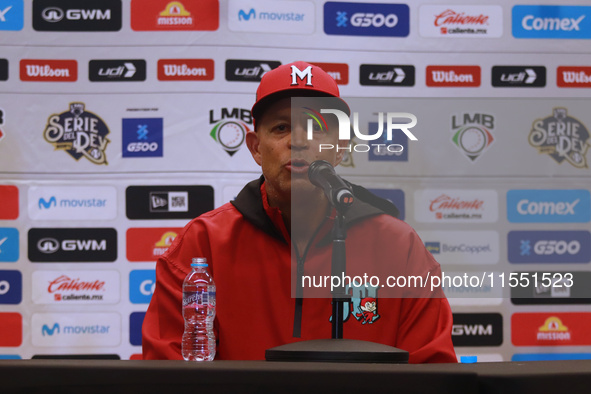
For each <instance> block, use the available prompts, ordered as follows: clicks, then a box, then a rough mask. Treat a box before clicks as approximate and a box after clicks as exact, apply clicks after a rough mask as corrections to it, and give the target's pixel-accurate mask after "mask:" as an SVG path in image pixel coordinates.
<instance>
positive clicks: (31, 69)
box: [20, 59, 78, 82]
mask: <svg viewBox="0 0 591 394" xmlns="http://www.w3.org/2000/svg"><path fill="white" fill-rule="evenodd" d="M20 76H21V81H26V82H75V81H76V80H77V79H78V62H76V60H33V59H23V60H21V61H20Z"/></svg>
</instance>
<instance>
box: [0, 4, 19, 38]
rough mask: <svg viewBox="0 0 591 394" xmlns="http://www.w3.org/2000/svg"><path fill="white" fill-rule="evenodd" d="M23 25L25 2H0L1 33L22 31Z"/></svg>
mask: <svg viewBox="0 0 591 394" xmlns="http://www.w3.org/2000/svg"><path fill="white" fill-rule="evenodd" d="M23 24H24V6H23V0H2V1H1V2H0V31H1V30H12V31H16V30H22V29H23Z"/></svg>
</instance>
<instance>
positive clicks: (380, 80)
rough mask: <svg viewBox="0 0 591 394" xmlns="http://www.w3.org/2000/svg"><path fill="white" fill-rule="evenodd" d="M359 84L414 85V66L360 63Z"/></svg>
mask: <svg viewBox="0 0 591 394" xmlns="http://www.w3.org/2000/svg"><path fill="white" fill-rule="evenodd" d="M359 84H361V85H366V86H414V85H415V67H414V66H402V65H389V64H362V65H361V66H360V67H359Z"/></svg>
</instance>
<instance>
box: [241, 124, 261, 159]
mask: <svg viewBox="0 0 591 394" xmlns="http://www.w3.org/2000/svg"><path fill="white" fill-rule="evenodd" d="M245 138H246V146H247V147H248V150H249V151H250V154H251V155H252V158H253V159H254V161H256V162H257V164H258V165H259V166H260V165H261V164H262V160H261V153H260V152H259V135H258V134H257V132H256V131H249V132H248V133H246V137H245Z"/></svg>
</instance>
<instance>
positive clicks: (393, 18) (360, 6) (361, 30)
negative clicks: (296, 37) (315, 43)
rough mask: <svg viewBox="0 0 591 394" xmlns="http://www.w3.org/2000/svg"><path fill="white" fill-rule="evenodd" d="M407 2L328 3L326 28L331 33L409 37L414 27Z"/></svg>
mask: <svg viewBox="0 0 591 394" xmlns="http://www.w3.org/2000/svg"><path fill="white" fill-rule="evenodd" d="M409 26H410V9H409V7H408V5H406V4H384V3H344V2H336V1H328V2H326V3H324V32H325V33H326V34H330V35H347V36H381V37H406V36H408V33H409V30H410V27H409Z"/></svg>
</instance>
